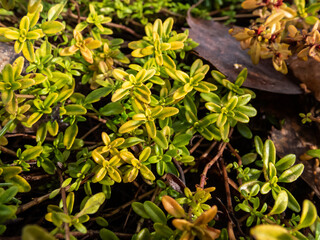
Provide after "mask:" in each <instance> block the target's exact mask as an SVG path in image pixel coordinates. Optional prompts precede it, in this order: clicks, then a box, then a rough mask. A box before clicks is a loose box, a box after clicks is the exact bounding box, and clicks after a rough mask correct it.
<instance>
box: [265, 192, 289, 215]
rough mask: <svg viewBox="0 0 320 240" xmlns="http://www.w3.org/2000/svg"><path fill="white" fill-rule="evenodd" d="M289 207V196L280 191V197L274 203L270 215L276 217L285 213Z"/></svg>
mask: <svg viewBox="0 0 320 240" xmlns="http://www.w3.org/2000/svg"><path fill="white" fill-rule="evenodd" d="M287 206H288V195H287V193H286V192H285V191H283V190H282V191H280V193H279V194H278V197H277V199H276V201H275V203H274V206H273V208H272V209H271V211H270V212H269V214H268V215H275V214H281V213H283V212H284V211H285V210H286V208H287Z"/></svg>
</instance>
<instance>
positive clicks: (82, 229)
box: [73, 223, 87, 233]
mask: <svg viewBox="0 0 320 240" xmlns="http://www.w3.org/2000/svg"><path fill="white" fill-rule="evenodd" d="M73 226H74V227H75V228H76V229H77V230H78V231H79V232H81V233H87V228H86V227H85V226H84V225H83V224H82V223H74V224H73Z"/></svg>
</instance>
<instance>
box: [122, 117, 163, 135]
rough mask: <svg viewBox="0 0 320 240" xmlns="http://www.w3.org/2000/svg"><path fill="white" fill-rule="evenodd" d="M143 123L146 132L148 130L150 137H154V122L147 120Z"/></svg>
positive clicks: (155, 131) (155, 130)
mask: <svg viewBox="0 0 320 240" xmlns="http://www.w3.org/2000/svg"><path fill="white" fill-rule="evenodd" d="M145 125H146V129H147V132H148V134H149V136H150V137H151V138H154V137H155V136H156V133H157V128H156V124H155V123H154V121H147V122H146V123H145ZM119 130H120V129H119Z"/></svg>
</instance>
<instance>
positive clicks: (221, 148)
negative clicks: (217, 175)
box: [200, 142, 227, 188]
mask: <svg viewBox="0 0 320 240" xmlns="http://www.w3.org/2000/svg"><path fill="white" fill-rule="evenodd" d="M226 146H227V143H226V142H221V143H220V145H219V151H218V153H217V155H216V156H215V157H214V158H212V159H211V161H210V162H209V163H207V165H206V166H205V168H204V170H203V172H202V174H201V179H200V187H201V188H204V186H205V185H206V178H207V173H208V171H209V169H210V168H211V167H212V165H213V164H215V163H216V161H217V160H218V159H219V158H220V157H221V156H222V154H223V152H224V150H225V148H226Z"/></svg>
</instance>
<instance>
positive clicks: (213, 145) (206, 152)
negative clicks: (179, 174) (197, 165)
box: [200, 141, 218, 159]
mask: <svg viewBox="0 0 320 240" xmlns="http://www.w3.org/2000/svg"><path fill="white" fill-rule="evenodd" d="M217 143H218V142H217V141H214V142H213V143H212V144H211V145H210V147H209V148H208V149H207V150H206V151H205V152H204V153H203V154H202V155H201V157H200V159H205V158H206V157H207V156H208V155H209V153H210V152H211V151H212V149H213V148H214V147H215V146H216V145H217Z"/></svg>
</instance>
